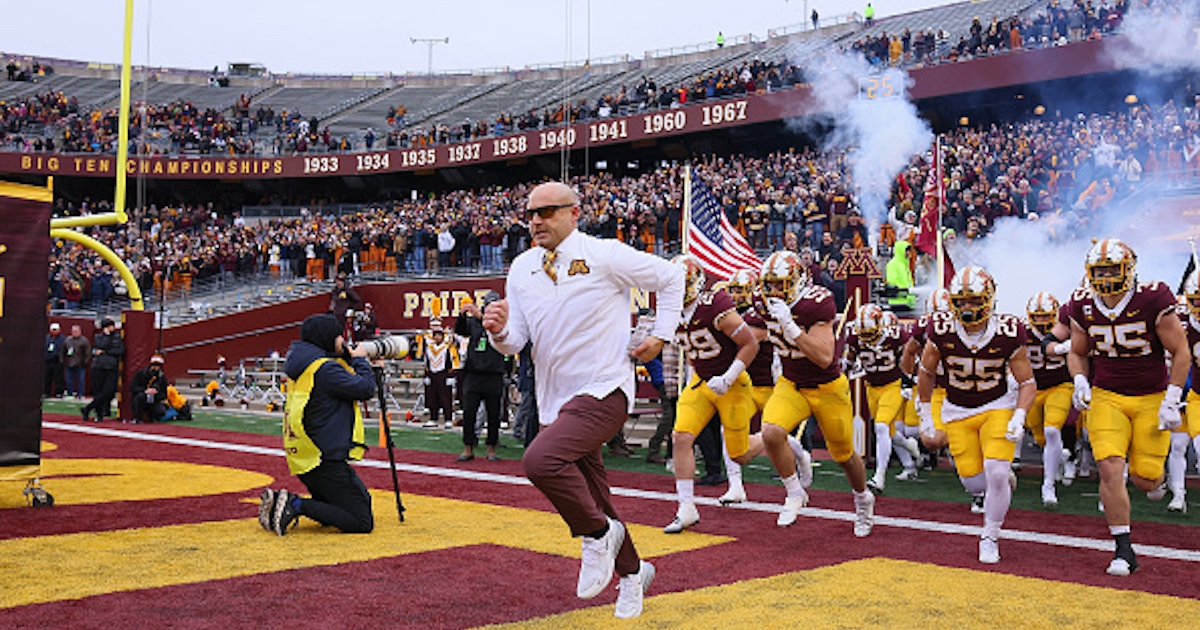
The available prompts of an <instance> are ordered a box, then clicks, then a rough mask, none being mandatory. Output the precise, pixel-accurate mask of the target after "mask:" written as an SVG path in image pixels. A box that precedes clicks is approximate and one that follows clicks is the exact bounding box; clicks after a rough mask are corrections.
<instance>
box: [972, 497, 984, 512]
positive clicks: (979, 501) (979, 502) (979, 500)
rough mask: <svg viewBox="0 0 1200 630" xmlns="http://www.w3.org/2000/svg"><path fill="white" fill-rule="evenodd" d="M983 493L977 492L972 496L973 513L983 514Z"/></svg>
mask: <svg viewBox="0 0 1200 630" xmlns="http://www.w3.org/2000/svg"><path fill="white" fill-rule="evenodd" d="M983 512H984V510H983V495H982V494H977V495H975V496H974V497H972V498H971V513H972V514H983Z"/></svg>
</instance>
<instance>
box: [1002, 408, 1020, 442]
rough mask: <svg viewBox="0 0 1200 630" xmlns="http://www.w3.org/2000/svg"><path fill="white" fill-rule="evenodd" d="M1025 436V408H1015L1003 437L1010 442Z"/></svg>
mask: <svg viewBox="0 0 1200 630" xmlns="http://www.w3.org/2000/svg"><path fill="white" fill-rule="evenodd" d="M1024 436H1025V410H1024V409H1017V410H1016V411H1014V412H1013V415H1012V418H1011V419H1010V420H1009V421H1008V428H1007V430H1005V432H1004V438H1005V439H1006V440H1008V441H1009V442H1012V443H1014V444H1015V443H1017V442H1020V441H1021V438H1022V437H1024Z"/></svg>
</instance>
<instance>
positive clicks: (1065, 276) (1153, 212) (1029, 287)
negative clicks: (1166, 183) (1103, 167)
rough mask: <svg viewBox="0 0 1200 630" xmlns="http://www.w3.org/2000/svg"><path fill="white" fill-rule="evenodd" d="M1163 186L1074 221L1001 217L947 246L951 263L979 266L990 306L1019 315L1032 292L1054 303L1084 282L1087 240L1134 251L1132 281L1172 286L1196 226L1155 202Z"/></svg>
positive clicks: (1164, 192) (1160, 197)
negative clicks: (989, 287) (982, 232)
mask: <svg viewBox="0 0 1200 630" xmlns="http://www.w3.org/2000/svg"><path fill="white" fill-rule="evenodd" d="M1169 194H1170V191H1168V190H1166V189H1165V187H1160V186H1157V185H1155V184H1153V183H1152V184H1148V185H1147V186H1146V188H1144V189H1142V190H1141V191H1140V192H1139V194H1138V195H1136V197H1135V198H1134V199H1132V200H1128V201H1126V202H1124V203H1114V204H1110V205H1109V206H1108V207H1106V208H1104V209H1103V210H1101V211H1099V212H1098V213H1097V214H1095V215H1093V216H1091V217H1089V218H1088V219H1087V220H1086V221H1085V222H1083V223H1082V224H1081V220H1080V216H1079V215H1077V214H1075V213H1072V212H1068V213H1065V214H1064V215H1063V216H1062V217H1053V218H1050V219H1047V220H1038V221H1028V220H1023V219H1015V218H1010V219H1002V220H1000V221H998V222H997V224H996V228H995V229H994V230H993V231H992V232H991V233H990V234H989V235H988V236H987V238H985V239H982V240H980V241H976V242H975V243H971V244H966V245H959V244H958V243H951V244H950V246H949V247H948V248H947V249H948V251H950V253H951V256H952V259H953V262H954V265H955V268H956V269H961V268H963V267H964V266H966V265H969V264H970V265H979V266H981V267H983V268H984V269H986V270H987V271H988V272H989V273H991V274H992V277H994V278H995V279H996V301H997V310H998V311H999V312H1002V313H1012V314H1015V315H1023V314H1024V313H1025V303H1026V302H1027V301H1028V299H1029V298H1030V297H1031V296H1032V295H1033V294H1034V293H1036V292H1038V291H1049V292H1050V293H1051V294H1053V295H1054V296H1055V297H1056V298H1058V300H1059V301H1060V302H1066V301H1067V299H1068V298H1069V297H1070V295H1071V292H1072V291H1074V290H1075V289H1076V288H1077V287H1079V285H1080V282H1081V281H1082V280H1083V274H1084V259H1085V257H1086V255H1087V251H1088V249H1089V248H1091V246H1092V239H1100V238H1119V239H1121V240H1122V241H1124V242H1125V243H1127V244H1128V245H1129V246H1130V247H1132V248H1133V250H1134V252H1136V253H1137V256H1138V266H1137V274H1138V279H1139V280H1141V281H1144V282H1148V281H1153V280H1161V281H1163V282H1165V283H1166V285H1167V286H1168V287H1169V288H1170V289H1171V290H1172V291H1175V290H1176V289H1177V288H1178V285H1179V280H1180V277H1181V275H1182V273H1183V270H1184V268H1185V267H1186V266H1187V262H1188V257H1189V256H1190V255H1191V253H1190V250H1189V247H1188V242H1187V236H1188V235H1196V233H1197V226H1196V225H1194V224H1192V223H1190V222H1189V221H1188V220H1187V218H1186V217H1185V215H1184V213H1183V212H1179V211H1178V210H1177V209H1176V208H1175V207H1173V206H1172V205H1171V204H1169V203H1162V200H1163V198H1164V196H1166V195H1169Z"/></svg>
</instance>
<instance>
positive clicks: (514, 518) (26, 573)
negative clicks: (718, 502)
mask: <svg viewBox="0 0 1200 630" xmlns="http://www.w3.org/2000/svg"><path fill="white" fill-rule="evenodd" d="M154 464H155V465H156V466H157V465H161V464H162V463H161V462H154ZM235 472H241V471H235ZM256 494H257V493H256ZM372 495H373V496H374V505H375V531H374V532H373V533H371V534H368V535H365V536H363V535H343V534H338V533H336V531H335V530H333V529H326V528H320V527H318V526H317V525H316V523H314V522H313V521H310V520H308V519H304V518H301V520H300V525H299V526H298V527H297V528H296V529H294V530H292V531H291V532H289V533H288V535H287V536H284V537H282V538H281V537H278V536H276V535H274V534H271V533H268V532H264V531H263V530H262V528H261V527H259V525H258V519H257V517H256V516H255V517H252V518H246V519H238V520H232V521H215V522H208V523H195V524H188V525H172V526H167V527H153V528H139V529H128V530H120V531H112V532H88V533H78V534H63V535H56V536H40V537H35V538H18V539H12V540H5V541H0V575H3V576H4V580H5V587H4V588H3V589H0V609H2V608H11V607H13V606H22V605H27V604H37V603H43V602H54V601H64V600H74V599H80V598H83V597H89V596H93V595H101V594H105V593H116V592H122V591H132V590H137V589H148V588H156V587H162V586H170V585H175V584H191V583H198V582H207V581H211V580H221V579H228V578H235V577H240V576H247V575H256V574H263V573H273V572H277V571H285V570H289V569H300V568H306V567H315V566H327V565H334V564H342V563H347V562H365V561H368V560H376V559H380V558H389V557H394V556H399V555H404V554H413V553H421V552H425V551H435V550H439V549H448V548H453V547H464V546H469V545H480V544H493V545H501V546H506V547H513V548H517V549H526V550H529V551H533V552H538V553H545V554H553V555H557V556H565V557H573V558H578V557H579V541H578V539H574V538H571V537H570V535H569V533H568V530H567V528H566V525H564V524H563V522H562V521H561V520H560V519H559V517H558V515H557V514H553V513H549V512H543V511H539V510H530V509H522V508H512V507H504V506H497V505H488V504H482V503H471V502H467V501H457V500H453V499H442V498H436V497H427V496H419V495H404V496H403V498H404V505H405V507H406V508H407V511H406V512H405V515H406V519H407V520H406V522H404V523H403V524H401V523H399V522H398V520H397V518H396V508H395V505H396V504H395V498H394V497H393V495H392V494H391V493H388V492H384V491H372ZM247 511H248V512H249V511H250V510H249V509H248V510H247ZM630 530H631V532H632V535H633V537H634V540H636V541H637V544H638V550H639V551H640V552H641V554H642V555H644V556H646V557H655V556H661V555H664V554H670V553H676V552H681V551H690V550H693V549H698V548H702V547H707V546H711V545H716V544H721V543H725V542H729V541H731V540H733V539H732V538H727V537H723V536H710V535H705V534H698V533H689V534H688V535H686V536H672V535H669V534H663V533H662V531H661V530H660V529H658V528H657V527H647V526H643V525H630ZM572 583H573V580H572Z"/></svg>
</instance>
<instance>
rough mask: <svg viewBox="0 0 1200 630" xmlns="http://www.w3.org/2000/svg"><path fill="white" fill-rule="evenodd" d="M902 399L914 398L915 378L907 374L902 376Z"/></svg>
mask: <svg viewBox="0 0 1200 630" xmlns="http://www.w3.org/2000/svg"><path fill="white" fill-rule="evenodd" d="M900 397H901V398H903V399H904V400H912V397H913V378H912V377H911V376H909V375H907V374H901V375H900Z"/></svg>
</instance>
